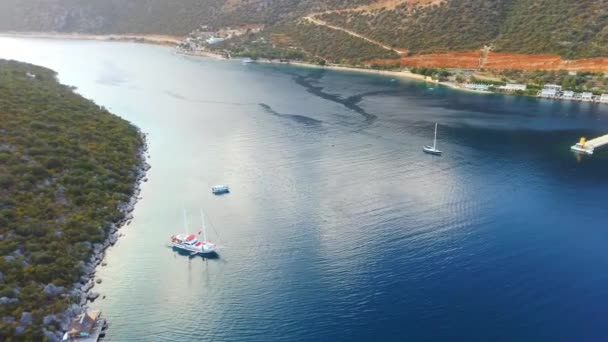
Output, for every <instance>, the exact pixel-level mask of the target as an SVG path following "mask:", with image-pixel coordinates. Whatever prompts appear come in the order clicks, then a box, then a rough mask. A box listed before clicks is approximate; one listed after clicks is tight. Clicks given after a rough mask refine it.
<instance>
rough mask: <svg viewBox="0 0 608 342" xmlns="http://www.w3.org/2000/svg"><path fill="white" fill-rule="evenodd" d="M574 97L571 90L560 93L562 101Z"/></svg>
mask: <svg viewBox="0 0 608 342" xmlns="http://www.w3.org/2000/svg"><path fill="white" fill-rule="evenodd" d="M573 97H574V92H573V91H572V90H564V92H563V93H562V98H564V99H568V100H569V99H572V98H573Z"/></svg>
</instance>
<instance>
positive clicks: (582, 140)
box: [578, 137, 587, 146]
mask: <svg viewBox="0 0 608 342" xmlns="http://www.w3.org/2000/svg"><path fill="white" fill-rule="evenodd" d="M586 140H587V139H585V137H581V140H580V141H579V142H578V143H579V144H580V145H581V146H585V141H586Z"/></svg>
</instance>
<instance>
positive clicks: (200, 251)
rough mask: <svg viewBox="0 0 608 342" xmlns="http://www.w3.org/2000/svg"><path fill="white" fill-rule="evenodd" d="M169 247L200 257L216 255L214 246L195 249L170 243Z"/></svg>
mask: <svg viewBox="0 0 608 342" xmlns="http://www.w3.org/2000/svg"><path fill="white" fill-rule="evenodd" d="M171 247H173V248H175V249H179V250H182V251H184V252H188V253H194V254H200V255H208V254H215V253H216V251H215V246H213V247H208V248H196V247H194V246H189V245H186V244H182V243H171Z"/></svg>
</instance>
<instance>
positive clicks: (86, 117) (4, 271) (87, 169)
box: [0, 60, 143, 341]
mask: <svg viewBox="0 0 608 342" xmlns="http://www.w3.org/2000/svg"><path fill="white" fill-rule="evenodd" d="M142 143H143V141H142V138H141V137H140V135H139V133H138V131H137V129H136V128H135V127H133V126H132V125H131V124H129V123H128V122H126V121H125V120H122V119H120V118H118V117H116V116H114V115H112V114H110V113H109V112H108V111H106V110H105V109H103V108H101V107H99V106H97V105H95V104H94V103H92V102H91V101H89V100H86V99H84V98H83V97H81V96H80V95H77V94H75V93H74V92H73V91H72V90H71V89H70V88H69V87H66V86H63V85H61V84H59V83H58V81H57V79H56V77H55V73H54V72H53V71H51V70H48V69H45V68H41V67H37V66H33V65H28V64H23V63H18V62H9V61H4V60H0V255H2V257H0V317H3V319H2V321H0V340H1V341H10V340H11V339H13V338H14V340H23V341H41V340H42V339H43V335H42V334H43V330H42V329H41V326H44V327H45V329H47V331H51V332H52V331H54V330H56V329H58V327H59V321H60V317H61V316H50V315H53V314H58V313H60V312H62V311H63V310H64V309H65V308H66V307H67V306H68V305H69V304H70V303H73V302H78V301H79V300H80V297H79V296H76V297H71V296H70V295H69V293H70V292H69V289H70V288H71V287H72V284H74V283H76V282H79V281H81V279H80V276H81V275H82V274H83V271H84V268H85V265H84V264H83V263H82V261H84V260H85V259H87V258H88V256H89V255H90V254H91V253H92V251H93V248H92V247H93V245H94V244H95V243H100V242H103V241H104V240H105V239H106V237H107V236H108V234H109V230H110V223H111V222H116V221H117V220H118V219H120V218H122V217H123V216H124V215H123V214H122V213H121V212H119V210H118V205H119V203H122V202H126V201H128V200H129V198H130V195H131V194H132V192H133V185H134V183H135V180H136V172H135V170H136V167H137V165H139V157H138V150H139V149H140V148H141V147H142Z"/></svg>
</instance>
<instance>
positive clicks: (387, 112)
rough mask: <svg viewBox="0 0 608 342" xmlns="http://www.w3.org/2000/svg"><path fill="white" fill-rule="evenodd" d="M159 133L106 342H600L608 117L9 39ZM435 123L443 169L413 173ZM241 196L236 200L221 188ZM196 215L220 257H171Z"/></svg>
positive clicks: (423, 160) (587, 108)
mask: <svg viewBox="0 0 608 342" xmlns="http://www.w3.org/2000/svg"><path fill="white" fill-rule="evenodd" d="M0 58H8V59H16V60H20V61H25V62H29V63H33V64H38V65H43V66H46V67H49V68H52V69H54V70H56V71H57V72H58V75H59V79H60V80H61V81H62V82H63V83H66V84H69V85H73V86H75V87H76V89H77V90H76V91H78V92H79V93H81V94H82V95H84V96H85V97H87V98H90V99H92V100H94V101H95V102H96V103H98V104H99V105H102V106H105V107H106V108H108V109H109V110H111V111H112V112H113V113H115V114H117V115H120V116H121V117H123V118H125V119H127V120H129V121H131V122H133V123H134V124H135V125H137V126H139V127H140V128H141V129H142V130H143V131H144V132H146V133H148V134H149V142H150V163H151V165H152V169H151V170H150V173H149V181H148V182H146V183H144V185H143V187H142V196H143V199H142V200H141V201H140V202H139V203H138V204H137V207H136V210H135V212H134V215H135V219H134V220H133V222H132V223H131V225H130V226H128V227H125V228H123V230H122V232H123V233H124V234H125V236H124V237H122V238H121V239H120V241H119V243H118V244H117V245H116V246H115V247H113V248H111V249H110V250H109V251H108V252H107V256H106V261H107V262H108V266H106V267H100V268H99V270H98V272H97V274H98V277H101V278H102V279H103V280H104V281H103V283H102V284H99V285H96V291H98V292H101V293H102V295H106V298H105V299H103V300H98V301H96V302H95V303H94V304H93V306H94V307H97V308H100V309H101V310H102V311H103V314H104V316H106V317H107V318H108V319H109V320H110V323H111V327H110V329H109V331H108V336H107V340H109V341H178V340H179V341H204V340H215V341H311V340H316V341H340V340H341V341H367V340H370V339H371V340H378V341H380V340H382V341H404V340H416V341H418V340H465V341H475V340H480V341H488V340H494V341H500V340H504V341H513V340H550V341H555V340H602V339H603V338H604V337H605V336H606V335H607V333H608V325H606V324H605V322H604V321H603V317H605V315H606V314H608V286H607V285H608V274H607V273H606V269H608V249H607V248H606V247H605V246H606V245H607V243H608V231H607V227H608V224H607V223H608V220H607V218H608V207H607V206H606V205H605V203H604V201H603V199H604V198H605V194H606V193H608V176H607V175H608V150H606V151H601V150H599V151H597V152H596V154H595V155H594V156H592V157H577V156H575V155H573V154H572V153H570V151H569V147H570V145H572V144H574V143H575V142H576V141H577V140H578V138H579V137H580V136H587V137H595V136H599V135H602V134H606V133H608V106H606V105H595V104H589V103H578V102H559V101H551V100H539V99H534V98H525V97H511V96H500V95H477V94H470V93H464V92H459V91H454V90H451V89H447V88H444V87H437V86H435V85H429V84H425V83H422V82H418V81H412V80H406V79H395V80H393V79H391V78H390V77H385V76H379V75H373V74H365V73H358V72H341V71H340V72H338V71H331V70H325V69H317V68H305V67H296V66H286V65H270V64H248V65H243V64H241V63H240V62H238V61H218V60H211V59H203V58H196V57H186V56H181V55H177V54H175V53H173V51H172V50H171V49H170V48H166V47H158V46H149V45H142V44H131V43H118V42H96V41H77V40H69V41H66V40H42V39H18V38H7V37H2V38H0ZM435 122H438V123H439V133H438V138H439V139H438V146H439V148H440V149H442V150H443V151H444V155H443V156H442V157H434V156H429V155H425V154H423V153H422V151H421V148H422V146H423V145H425V144H428V143H430V142H431V140H432V135H433V128H434V123H435ZM218 183H226V184H229V185H230V186H231V189H232V193H231V194H229V195H227V196H220V197H217V196H213V195H212V194H211V192H210V187H211V186H212V185H215V184H218ZM183 208H185V209H186V210H187V211H188V212H189V220H190V222H191V224H192V227H191V228H190V229H191V231H192V232H194V231H196V230H198V229H199V227H200V220H199V219H198V210H199V208H204V210H205V212H206V214H207V215H208V217H209V219H210V223H211V224H212V226H213V229H210V237H211V239H212V240H214V241H216V242H217V243H218V244H219V245H220V246H222V249H221V251H220V258H219V259H216V260H204V259H201V258H188V257H184V256H180V255H177V254H175V253H174V252H173V251H171V250H170V249H169V248H167V247H166V243H167V241H168V238H169V237H170V236H171V235H172V234H174V233H177V232H182V231H183V230H184V225H183V219H182V209H183Z"/></svg>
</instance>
